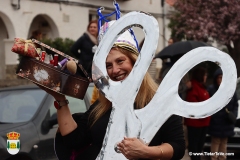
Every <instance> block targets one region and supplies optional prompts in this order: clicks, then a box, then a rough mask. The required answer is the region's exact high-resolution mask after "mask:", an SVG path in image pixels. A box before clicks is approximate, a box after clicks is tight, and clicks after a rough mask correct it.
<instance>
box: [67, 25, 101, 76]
mask: <svg viewBox="0 0 240 160" xmlns="http://www.w3.org/2000/svg"><path fill="white" fill-rule="evenodd" d="M97 36H98V21H97V20H93V21H90V22H89V24H88V26H87V31H86V32H85V33H84V34H83V35H82V36H81V37H80V38H79V39H78V40H77V41H76V42H75V43H74V44H73V46H72V47H71V52H72V53H73V54H74V55H75V56H76V58H77V59H78V60H79V63H80V64H81V65H82V66H83V68H84V69H85V70H86V71H87V73H88V74H89V76H90V77H91V75H92V72H91V71H92V60H93V56H94V53H95V51H96V48H97V44H98V40H97Z"/></svg>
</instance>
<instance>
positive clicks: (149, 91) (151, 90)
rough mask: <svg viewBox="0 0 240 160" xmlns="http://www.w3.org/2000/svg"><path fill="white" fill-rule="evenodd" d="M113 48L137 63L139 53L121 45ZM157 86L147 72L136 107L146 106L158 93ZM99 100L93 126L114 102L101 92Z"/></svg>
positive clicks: (91, 115) (92, 113)
mask: <svg viewBox="0 0 240 160" xmlns="http://www.w3.org/2000/svg"><path fill="white" fill-rule="evenodd" d="M112 49H116V50H118V51H120V52H121V53H123V54H124V55H126V56H128V57H129V58H130V60H131V62H132V65H134V64H135V62H136V60H137V55H136V54H134V53H133V52H130V51H129V50H126V49H123V48H120V47H114V48H112ZM157 88H158V85H157V84H156V83H155V82H154V80H153V79H152V77H151V76H150V74H149V73H148V72H147V73H146V74H145V76H144V78H143V81H142V84H141V87H140V90H139V92H138V94H137V96H136V99H135V105H136V109H140V108H143V107H144V106H146V105H147V104H148V103H149V102H150V101H151V99H152V97H153V96H154V94H155V93H156V90H157ZM98 101H99V103H98V104H97V106H96V107H95V108H94V109H93V110H92V112H91V114H90V124H91V126H92V125H93V124H94V123H95V122H96V121H97V120H98V119H99V118H100V117H101V116H102V115H104V113H106V112H107V111H108V110H109V109H110V108H111V107H112V103H111V102H110V101H109V100H108V99H107V98H106V97H105V96H104V95H102V94H101V93H100V92H99V98H98Z"/></svg>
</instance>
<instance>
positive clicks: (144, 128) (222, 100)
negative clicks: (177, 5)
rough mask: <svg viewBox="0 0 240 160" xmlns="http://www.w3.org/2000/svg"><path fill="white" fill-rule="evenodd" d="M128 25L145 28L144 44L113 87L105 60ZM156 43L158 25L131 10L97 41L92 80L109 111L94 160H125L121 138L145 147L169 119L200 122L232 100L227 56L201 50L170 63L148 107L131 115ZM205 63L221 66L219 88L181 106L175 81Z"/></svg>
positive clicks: (232, 72) (230, 62)
mask: <svg viewBox="0 0 240 160" xmlns="http://www.w3.org/2000/svg"><path fill="white" fill-rule="evenodd" d="M132 26H138V27H142V28H143V32H144V33H145V41H144V44H143V47H142V50H141V53H140V55H139V57H138V59H137V61H136V63H135V65H134V67H133V69H132V71H131V73H130V74H129V76H128V77H127V78H126V79H125V80H123V81H119V82H115V81H112V80H111V79H109V77H108V74H107V71H106V64H105V61H106V57H107V55H108V53H109V51H110V49H111V46H112V45H113V43H114V42H115V40H116V39H117V37H118V35H119V34H120V33H123V32H124V31H125V30H126V29H128V28H130V27H132ZM158 38H159V27H158V22H157V20H156V19H155V18H154V17H153V16H151V15H149V14H146V13H143V12H135V11H134V12H130V13H128V14H126V15H124V16H123V17H121V18H120V19H118V20H117V21H116V22H115V23H114V24H113V25H112V26H111V27H110V28H109V30H108V31H107V33H106V35H105V36H104V37H103V39H102V40H101V42H100V44H99V47H98V48H97V50H96V52H95V55H94V59H93V80H94V82H95V84H96V85H97V87H98V88H99V89H100V90H101V92H102V93H104V94H105V97H106V98H107V99H109V100H110V101H111V102H112V112H111V116H110V119H109V123H108V126H107V130H106V134H105V138H104V141H103V145H102V149H101V151H100V153H99V155H98V157H97V159H101V160H103V159H104V160H110V159H115V160H122V159H126V158H125V157H124V155H123V154H121V153H117V152H116V151H115V150H114V146H115V145H116V143H117V142H120V141H121V140H123V138H124V136H126V137H137V138H140V139H142V140H143V141H144V142H146V143H147V144H149V143H150V141H151V140H152V138H153V137H154V135H155V134H156V132H157V131H158V130H159V128H160V127H161V126H162V125H163V124H164V122H165V121H166V120H167V119H168V118H169V117H170V116H171V115H173V114H175V115H179V116H183V117H186V118H204V117H207V116H210V115H212V114H214V113H216V112H217V111H219V110H220V109H222V108H223V107H224V106H225V105H226V104H227V103H228V102H229V101H230V99H231V98H232V96H233V94H234V91H235V88H236V81H237V74H236V66H235V63H234V61H233V60H232V58H231V57H230V56H229V55H228V54H226V53H224V52H222V51H220V50H218V49H216V48H213V47H199V48H196V49H193V50H191V51H190V52H188V53H187V54H185V55H184V56H182V58H181V59H179V60H178V61H177V62H176V63H175V64H174V66H173V67H172V68H171V70H170V71H169V72H168V73H167V75H166V76H165V78H164V79H163V81H162V82H161V85H160V86H159V88H158V90H157V92H156V94H155V96H154V97H153V99H152V100H151V101H150V103H149V104H148V105H147V106H145V107H144V108H143V109H139V110H134V109H133V104H134V100H135V97H136V95H137V93H138V90H139V87H140V85H141V83H142V80H143V77H144V75H145V74H146V72H147V69H148V67H149V65H150V63H151V61H152V59H153V57H154V55H155V51H156V48H157V45H158ZM203 61H212V62H216V63H217V64H218V65H219V66H220V67H221V69H222V71H223V78H222V83H221V85H220V87H219V89H218V91H217V92H216V93H215V94H214V96H212V97H211V98H210V99H208V100H206V101H203V102H199V103H189V102H185V101H183V100H182V99H181V98H180V97H179V95H178V85H179V82H180V80H181V79H182V77H183V76H184V75H185V74H186V73H187V72H188V71H189V70H190V69H191V68H193V67H194V66H195V65H197V64H198V63H201V62H203Z"/></svg>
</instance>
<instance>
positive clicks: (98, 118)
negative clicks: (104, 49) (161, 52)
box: [48, 31, 185, 160]
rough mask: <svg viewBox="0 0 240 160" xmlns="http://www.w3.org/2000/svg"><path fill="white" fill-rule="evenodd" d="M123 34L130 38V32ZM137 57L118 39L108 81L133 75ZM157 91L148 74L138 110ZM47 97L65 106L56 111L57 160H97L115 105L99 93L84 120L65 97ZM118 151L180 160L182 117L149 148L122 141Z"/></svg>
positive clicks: (166, 126)
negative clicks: (72, 113) (68, 151)
mask: <svg viewBox="0 0 240 160" xmlns="http://www.w3.org/2000/svg"><path fill="white" fill-rule="evenodd" d="M124 33H128V34H130V33H129V32H128V31H126V32H124ZM124 33H123V34H124ZM120 37H121V36H120ZM123 37H124V36H123ZM130 37H131V35H130ZM138 54H139V52H138V50H137V48H136V46H135V47H134V48H133V45H129V41H125V40H123V41H122V42H120V45H119V39H118V40H117V41H116V42H115V43H114V45H113V47H112V49H111V50H110V52H109V54H108V56H107V58H106V70H107V73H108V75H109V77H110V78H111V79H112V80H113V81H122V80H124V79H125V78H126V77H127V76H128V75H129V74H130V72H131V70H132V68H133V66H134V63H135V62H136V60H137V57H138ZM157 87H158V86H157V84H156V83H155V82H154V81H153V79H152V78H151V76H150V75H149V74H148V73H147V74H146V75H145V77H144V79H143V82H142V85H141V88H140V90H139V92H138V95H137V97H136V99H135V105H134V107H135V109H140V108H143V107H144V106H146V104H148V103H149V102H150V101H151V99H152V97H153V96H154V94H155V92H156V90H157ZM48 93H50V94H51V95H52V96H53V97H54V98H55V99H56V101H58V102H59V104H61V106H62V107H57V108H59V109H58V110H57V116H58V124H59V132H58V133H57V135H56V142H55V145H56V147H55V149H56V152H57V154H58V157H60V156H61V157H64V158H63V159H69V155H66V154H64V153H63V152H61V150H62V151H66V150H67V149H68V150H70V152H71V151H72V150H75V151H77V152H74V154H71V155H72V156H73V157H74V158H73V157H72V159H88V160H91V159H96V157H97V155H98V154H99V152H100V149H101V147H102V144H103V139H104V136H105V133H106V128H107V124H108V121H109V117H110V113H111V110H112V103H111V102H110V101H109V100H108V99H106V98H105V97H104V96H103V95H102V94H101V93H100V92H99V98H98V100H97V101H96V102H95V103H94V104H93V105H92V106H91V107H90V109H89V110H88V111H87V112H86V113H84V114H83V115H82V116H79V115H73V116H72V115H71V113H70V110H69V107H68V101H67V100H66V97H65V96H64V95H61V94H58V93H56V92H52V91H49V90H48ZM118 148H119V150H120V151H121V152H122V154H123V155H124V156H125V157H126V158H128V159H181V158H182V157H183V155H184V151H185V141H184V136H183V128H182V121H181V117H179V116H176V115H173V116H171V117H170V118H169V119H168V120H167V121H166V122H165V123H164V124H163V126H162V127H161V128H160V129H159V130H158V132H157V133H156V135H155V136H154V138H153V139H152V141H151V142H150V144H149V145H148V146H147V145H146V144H144V143H142V141H140V140H138V139H137V138H127V137H125V138H124V137H123V140H122V141H121V142H120V143H119V144H118ZM72 153H73V152H72ZM75 153H76V154H75Z"/></svg>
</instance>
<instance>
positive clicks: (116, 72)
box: [112, 65, 120, 74]
mask: <svg viewBox="0 0 240 160" xmlns="http://www.w3.org/2000/svg"><path fill="white" fill-rule="evenodd" d="M112 71H113V74H118V73H119V71H120V68H119V67H118V65H113V69H112Z"/></svg>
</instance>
